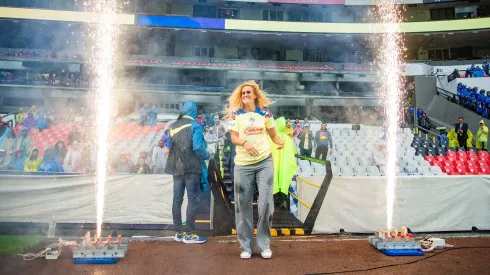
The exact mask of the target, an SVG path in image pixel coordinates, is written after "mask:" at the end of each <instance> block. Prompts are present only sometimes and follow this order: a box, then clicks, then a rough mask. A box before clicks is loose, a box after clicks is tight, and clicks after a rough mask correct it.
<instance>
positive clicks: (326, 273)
mask: <svg viewBox="0 0 490 275" xmlns="http://www.w3.org/2000/svg"><path fill="white" fill-rule="evenodd" d="M457 249H490V246H462V247H455V248H448V249H447V250H443V251H441V252H438V253H435V254H432V255H430V256H428V257H424V258H421V259H417V260H415V261H411V262H406V263H398V264H389V265H382V266H377V267H371V268H366V269H355V270H344V271H333V272H322V273H307V274H305V275H328V274H343V273H353V272H367V271H371V270H377V269H383V268H388V267H395V266H403V265H410V264H414V263H418V262H421V261H424V260H427V259H430V258H432V257H435V256H437V255H440V254H443V253H445V252H448V251H453V250H457Z"/></svg>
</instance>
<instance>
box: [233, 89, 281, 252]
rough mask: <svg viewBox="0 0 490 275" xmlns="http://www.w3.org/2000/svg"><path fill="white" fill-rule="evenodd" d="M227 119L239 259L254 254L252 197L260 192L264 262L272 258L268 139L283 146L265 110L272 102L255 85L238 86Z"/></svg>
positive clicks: (259, 234) (271, 173) (259, 239)
mask: <svg viewBox="0 0 490 275" xmlns="http://www.w3.org/2000/svg"><path fill="white" fill-rule="evenodd" d="M228 102H229V104H230V105H229V107H228V109H227V116H228V118H229V119H231V121H230V124H229V131H230V135H231V139H232V142H233V144H235V145H236V146H237V148H236V157H235V185H236V186H235V199H236V203H235V216H236V226H237V227H236V228H237V238H238V241H239V243H240V249H241V251H242V252H241V254H240V258H242V259H249V258H250V257H251V256H252V253H253V250H254V248H253V243H254V242H253V241H254V223H253V204H252V202H253V201H252V199H253V194H254V191H255V185H257V189H258V191H259V198H258V209H259V213H258V215H259V221H258V224H257V247H258V249H259V250H260V251H261V255H262V257H263V258H271V257H272V251H271V249H270V243H271V232H270V229H271V225H272V224H271V223H272V214H273V212H274V209H273V208H274V202H273V183H274V164H273V162H272V158H271V149H270V144H269V137H270V139H271V140H272V142H273V143H275V144H276V145H277V146H278V147H277V149H282V148H283V147H284V142H283V141H282V140H281V138H280V136H279V135H278V134H277V132H276V129H275V122H274V119H273V117H272V113H271V112H270V111H269V110H268V109H264V107H265V106H269V105H270V104H272V101H271V100H270V99H269V98H267V96H266V95H265V94H264V93H263V92H262V91H261V90H260V87H259V85H258V84H257V83H255V82H254V81H247V82H245V83H243V84H241V85H240V86H238V87H237V88H236V89H235V90H234V91H233V93H232V94H231V96H230V98H229V100H228Z"/></svg>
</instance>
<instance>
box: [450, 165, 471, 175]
mask: <svg viewBox="0 0 490 275" xmlns="http://www.w3.org/2000/svg"><path fill="white" fill-rule="evenodd" d="M454 170H455V172H456V173H457V174H459V175H471V173H470V172H468V171H467V170H466V167H464V166H456V167H455V168H454Z"/></svg>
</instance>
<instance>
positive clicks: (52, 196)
mask: <svg viewBox="0 0 490 275" xmlns="http://www.w3.org/2000/svg"><path fill="white" fill-rule="evenodd" d="M1 177H2V179H1V180H0V201H1V204H0V221H1V222H49V221H50V220H51V217H52V215H53V214H55V215H56V221H57V222H60V223H85V222H89V223H95V222H96V204H95V184H94V178H93V177H92V176H64V175H56V176H46V175H43V176H15V175H2V176H1ZM172 198H173V179H172V176H169V175H114V176H111V177H110V182H108V183H107V185H106V192H105V207H104V222H105V223H124V224H140V223H142V224H172V223H173V222H172ZM186 201H187V200H186V199H185V197H184V205H183V206H182V220H183V221H185V213H186V211H185V209H186V207H187V203H186Z"/></svg>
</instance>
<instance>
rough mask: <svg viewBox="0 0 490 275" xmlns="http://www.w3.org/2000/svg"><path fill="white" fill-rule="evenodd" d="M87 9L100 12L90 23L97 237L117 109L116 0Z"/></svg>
mask: <svg viewBox="0 0 490 275" xmlns="http://www.w3.org/2000/svg"><path fill="white" fill-rule="evenodd" d="M85 5H86V7H87V10H88V11H90V12H93V13H94V14H96V15H94V16H97V17H98V18H97V20H95V22H96V23H94V24H92V25H90V27H89V28H90V30H89V35H90V37H91V39H92V46H91V47H90V48H89V53H90V54H89V64H90V69H91V72H92V83H91V85H92V87H91V88H92V93H93V94H92V98H93V100H94V104H93V106H94V108H95V122H96V138H95V140H96V146H97V172H96V176H95V177H96V178H95V187H96V204H97V237H100V236H101V233H102V221H103V215H104V194H105V184H106V182H107V180H108V167H107V164H108V161H109V158H108V149H109V144H108V142H109V140H108V138H109V129H110V127H111V120H112V115H113V110H114V109H115V103H114V102H115V96H114V84H115V64H116V62H115V61H116V60H115V58H116V52H117V38H118V26H117V25H116V10H117V9H116V7H117V0H92V1H89V2H86V3H85Z"/></svg>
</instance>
